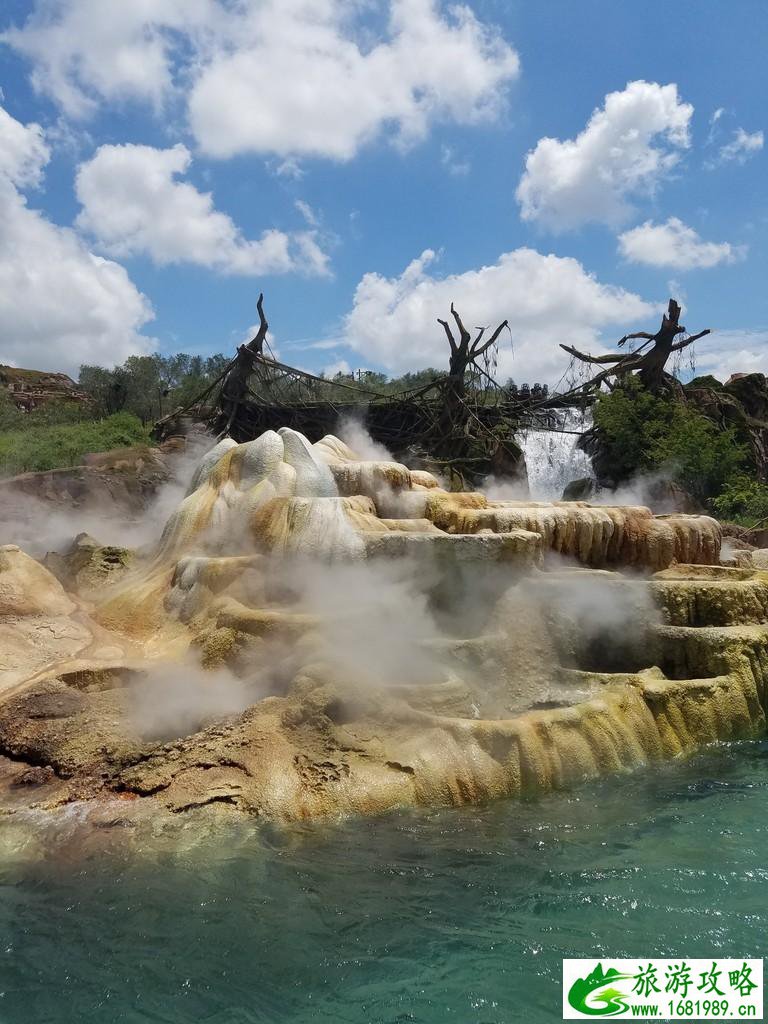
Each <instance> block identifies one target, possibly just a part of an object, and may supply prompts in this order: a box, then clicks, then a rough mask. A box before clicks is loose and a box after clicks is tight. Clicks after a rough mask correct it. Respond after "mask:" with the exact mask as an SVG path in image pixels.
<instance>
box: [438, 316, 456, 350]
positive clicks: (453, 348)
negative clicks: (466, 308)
mask: <svg viewBox="0 0 768 1024" xmlns="http://www.w3.org/2000/svg"><path fill="white" fill-rule="evenodd" d="M437 322H438V323H439V324H442V325H443V328H444V329H445V333H446V335H447V336H448V341H449V342H450V345H451V352H458V349H457V348H456V342H455V341H454V340H453V335H452V334H451V328H450V327H449V326H448V322H447V321H446V320H441V319H440V317H438V318H437Z"/></svg>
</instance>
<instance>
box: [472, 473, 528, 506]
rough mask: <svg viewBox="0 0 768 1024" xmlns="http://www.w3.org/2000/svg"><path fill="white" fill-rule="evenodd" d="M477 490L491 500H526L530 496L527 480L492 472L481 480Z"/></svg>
mask: <svg viewBox="0 0 768 1024" xmlns="http://www.w3.org/2000/svg"><path fill="white" fill-rule="evenodd" d="M479 490H481V491H482V492H483V494H485V495H486V497H488V498H489V499H490V500H491V501H528V500H530V497H531V495H530V490H529V488H528V483H527V481H525V480H512V479H509V478H508V477H501V476H494V475H493V474H491V475H490V476H487V477H486V478H485V479H484V480H483V482H482V483H481V484H480V487H479Z"/></svg>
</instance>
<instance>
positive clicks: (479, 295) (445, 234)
mask: <svg viewBox="0 0 768 1024" xmlns="http://www.w3.org/2000/svg"><path fill="white" fill-rule="evenodd" d="M0 32H2V40H3V41H2V43H0V88H2V100H1V101H0V102H1V104H2V110H0V204H1V206H2V208H0V362H11V363H15V364H17V365H26V366H39V367H45V368H50V369H54V368H62V369H65V370H68V371H69V372H76V370H77V367H78V365H79V364H80V363H81V362H99V363H104V364H108V363H111V362H115V361H122V359H124V358H125V357H126V356H127V355H128V354H130V353H131V352H141V351H153V350H155V349H159V350H161V351H163V352H172V351H179V350H182V351H193V352H214V351H225V352H226V351H231V350H232V349H233V346H234V345H235V344H236V343H237V342H239V341H240V340H241V339H243V338H244V337H245V336H246V334H247V333H248V329H249V327H250V325H251V324H252V323H253V321H254V319H255V302H256V297H257V295H258V293H259V291H260V290H263V291H264V293H265V295H266V304H267V311H268V314H269V318H270V323H271V326H272V335H273V339H274V344H275V345H276V347H277V350H278V351H279V353H280V355H281V356H282V357H283V358H284V359H285V360H286V361H288V362H291V363H293V364H294V365H299V366H303V367H306V368H311V369H314V370H320V369H327V370H329V371H332V370H333V369H334V368H338V367H352V368H357V367H370V368H384V369H387V370H388V371H390V372H392V373H399V372H401V371H403V370H408V369H415V368H417V367H419V366H423V365H427V364H433V365H435V364H436V365H443V364H444V363H445V362H446V355H445V352H444V346H445V341H444V337H443V336H442V334H441V331H440V328H439V327H438V325H437V324H436V323H435V318H436V317H437V316H444V315H445V313H446V311H447V306H448V304H449V303H450V301H451V299H454V300H455V301H456V304H457V306H458V307H459V309H460V310H461V311H462V312H463V314H464V316H465V319H466V320H467V321H468V322H471V323H472V325H475V324H477V325H480V324H485V323H489V324H493V323H496V322H498V321H499V320H501V319H503V318H508V319H509V321H510V327H511V343H510V338H509V337H508V336H506V337H505V340H504V341H503V342H502V346H501V349H500V353H499V372H500V373H501V374H502V375H503V376H508V375H511V376H513V377H515V378H516V379H518V380H520V381H522V380H525V379H528V380H535V379H540V380H547V381H548V382H549V383H550V384H554V383H556V382H557V380H558V379H559V378H560V377H561V375H562V373H563V372H564V371H566V369H567V358H566V357H565V356H564V354H563V353H561V352H560V350H559V349H558V347H557V343H558V342H559V341H566V342H571V343H574V344H576V345H577V346H580V347H586V348H589V349H591V350H592V351H598V350H599V349H601V348H605V347H606V346H608V345H610V344H611V342H612V341H614V340H615V339H616V338H618V337H620V336H621V335H622V334H624V333H625V332H626V331H627V330H630V329H632V328H635V329H636V328H645V329H647V328H649V327H655V324H656V322H657V320H658V318H659V311H660V310H661V308H662V307H663V306H664V305H665V304H666V301H667V299H668V298H669V296H670V294H674V295H676V296H677V297H678V298H679V299H680V300H681V301H682V303H683V306H684V309H685V318H684V319H685V322H686V326H687V327H688V328H689V329H690V331H691V332H693V331H699V330H701V329H702V328H703V327H707V326H708V327H711V328H713V331H714V333H713V335H712V336H711V338H710V339H707V340H706V341H705V342H699V343H697V366H698V369H699V370H700V371H714V372H717V373H719V374H721V375H722V374H723V373H727V372H733V371H737V370H762V371H763V372H768V345H767V344H766V343H767V342H768V309H767V308H766V287H765V280H766V273H765V271H766V260H765V252H766V243H767V242H768V196H767V195H766V188H765V181H766V153H765V149H764V145H763V142H764V139H763V132H764V131H766V130H768V126H767V125H766V123H765V122H766V109H767V107H766V98H767V97H768V70H767V65H766V61H765V53H766V46H767V45H768V10H767V9H766V6H765V4H764V3H763V2H762V0H736V2H734V3H730V4H725V3H719V4H718V3H707V4H703V3H700V2H679V0H676V2H673V3H669V2H666V3H661V2H656V0H650V2H647V3H645V4H643V5H636V4H628V3H616V2H615V0H612V2H608V0H589V2H586V0H544V2H541V3H531V2H528V3H523V2H519V3H518V2H508V0H504V2H503V0H472V2H471V3H469V4H467V5H464V6H461V7H457V6H454V5H450V4H440V3H438V2H437V0H435V2H430V0H391V2H384V0H382V2H367V0H243V2H242V3H239V4H235V3H233V2H231V0H134V2H132V3H131V4H130V5H121V4H117V3H104V0H46V2H42V0H37V2H26V0H25V2H21V0H10V2H8V0H6V3H5V4H4V5H3V11H2V14H0ZM3 154H5V155H4V156H3ZM265 232H266V234H265Z"/></svg>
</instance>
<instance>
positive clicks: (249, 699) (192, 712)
mask: <svg viewBox="0 0 768 1024" xmlns="http://www.w3.org/2000/svg"><path fill="white" fill-rule="evenodd" d="M267 692H268V690H267V689H265V688H264V687H263V684H262V681H261V680H260V679H257V680H256V681H253V680H251V681H250V682H246V681H243V680H242V679H238V678H237V677H236V676H235V675H233V673H232V672H230V671H229V670H228V669H225V668H219V669H215V670H211V671H205V670H204V669H203V668H201V667H200V666H199V665H198V664H196V663H195V662H194V661H193V660H192V659H191V658H188V659H187V660H186V661H184V662H182V663H178V662H174V663H167V664H163V665H157V666H152V667H150V668H148V669H147V671H146V672H143V673H142V674H141V676H140V677H139V679H138V680H136V681H133V682H131V683H130V684H129V686H128V689H127V702H128V717H129V721H130V723H131V725H132V726H133V728H134V729H135V730H136V732H137V733H138V735H139V736H141V737H142V739H145V740H158V741H161V740H169V739H176V738H177V737H179V736H188V735H189V734H190V733H194V732H197V731H198V730H200V729H202V728H204V727H206V726H208V725H211V724H213V723H214V722H216V721H218V720H220V719H222V718H227V717H229V716H231V715H237V714H240V713H241V712H243V711H245V709H246V708H248V707H249V706H250V705H251V704H254V703H255V702H256V701H257V700H260V699H261V698H262V697H264V696H266V695H267Z"/></svg>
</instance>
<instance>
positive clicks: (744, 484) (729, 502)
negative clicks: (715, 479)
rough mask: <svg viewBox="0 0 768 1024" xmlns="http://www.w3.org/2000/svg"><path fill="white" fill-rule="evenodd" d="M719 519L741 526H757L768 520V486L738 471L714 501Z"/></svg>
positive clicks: (713, 507) (713, 506) (714, 509)
mask: <svg viewBox="0 0 768 1024" xmlns="http://www.w3.org/2000/svg"><path fill="white" fill-rule="evenodd" d="M712 510H713V512H714V513H715V515H716V516H717V518H718V519H722V520H725V521H727V522H730V523H738V524H739V525H740V526H747V527H752V526H757V524H758V523H765V522H766V521H767V520H768V486H767V485H766V484H762V483H760V482H759V481H758V480H755V479H754V478H753V477H749V476H747V475H746V474H744V473H737V474H736V475H735V476H733V477H732V478H731V479H730V480H729V481H728V482H727V483H726V485H725V487H724V488H723V490H722V491H721V492H720V494H719V495H718V496H717V497H716V498H715V499H714V501H713V502H712Z"/></svg>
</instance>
